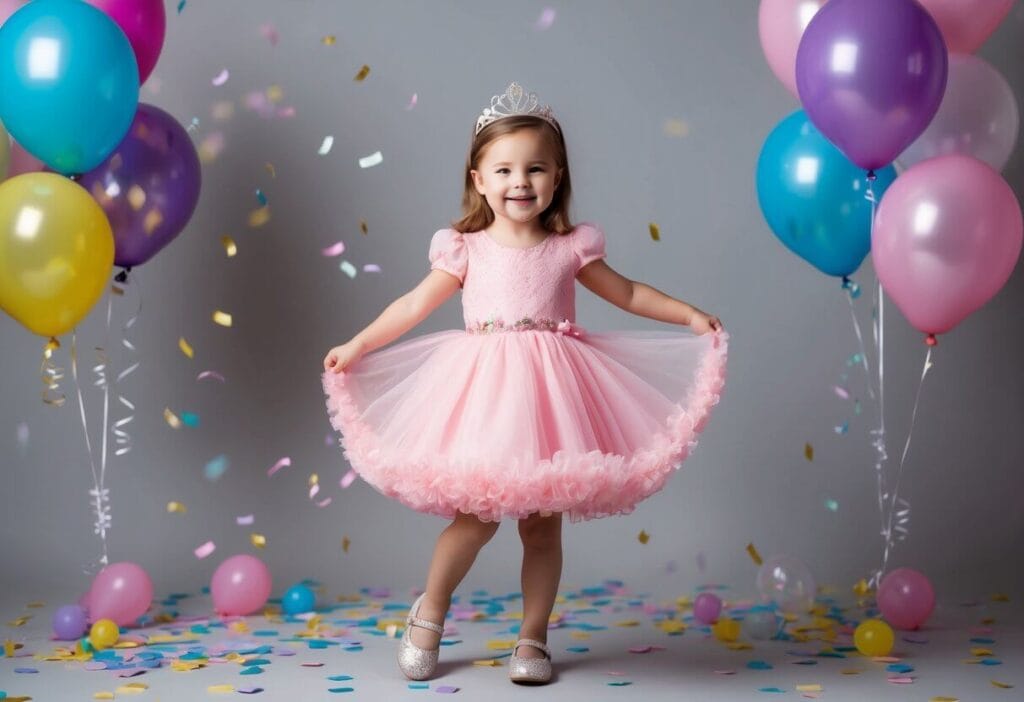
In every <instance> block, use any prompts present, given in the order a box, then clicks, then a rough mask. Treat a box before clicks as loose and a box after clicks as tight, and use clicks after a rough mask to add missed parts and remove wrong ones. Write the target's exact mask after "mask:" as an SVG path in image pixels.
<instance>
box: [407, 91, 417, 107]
mask: <svg viewBox="0 0 1024 702" xmlns="http://www.w3.org/2000/svg"><path fill="white" fill-rule="evenodd" d="M418 99H419V93H413V94H412V97H411V98H409V104H408V105H406V106H405V109H406V110H411V109H412V108H414V107H416V101H417V100H418Z"/></svg>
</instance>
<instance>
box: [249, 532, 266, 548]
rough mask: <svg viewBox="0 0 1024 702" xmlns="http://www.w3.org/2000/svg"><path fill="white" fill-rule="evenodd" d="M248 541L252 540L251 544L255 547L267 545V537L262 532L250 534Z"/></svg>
mask: <svg viewBox="0 0 1024 702" xmlns="http://www.w3.org/2000/svg"><path fill="white" fill-rule="evenodd" d="M249 541H250V542H252V545H253V546H255V547H256V548H265V547H266V545H267V537H265V536H264V535H263V534H250V535H249Z"/></svg>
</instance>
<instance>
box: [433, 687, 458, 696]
mask: <svg viewBox="0 0 1024 702" xmlns="http://www.w3.org/2000/svg"><path fill="white" fill-rule="evenodd" d="M459 689H460V688H458V687H455V686H454V685H441V686H439V687H436V688H434V692H441V693H445V694H448V693H452V692H458V691H459Z"/></svg>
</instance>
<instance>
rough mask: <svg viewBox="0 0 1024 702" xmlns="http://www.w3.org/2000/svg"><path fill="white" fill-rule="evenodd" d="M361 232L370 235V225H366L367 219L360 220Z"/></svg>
mask: <svg viewBox="0 0 1024 702" xmlns="http://www.w3.org/2000/svg"><path fill="white" fill-rule="evenodd" d="M359 231H361V232H362V233H363V234H369V233H370V225H368V224H367V223H366V220H365V219H361V220H359Z"/></svg>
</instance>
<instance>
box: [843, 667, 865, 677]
mask: <svg viewBox="0 0 1024 702" xmlns="http://www.w3.org/2000/svg"><path fill="white" fill-rule="evenodd" d="M863 672H864V671H863V670H861V669H859V668H843V669H842V670H840V671H839V673H840V674H841V675H860V674H861V673H863Z"/></svg>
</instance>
